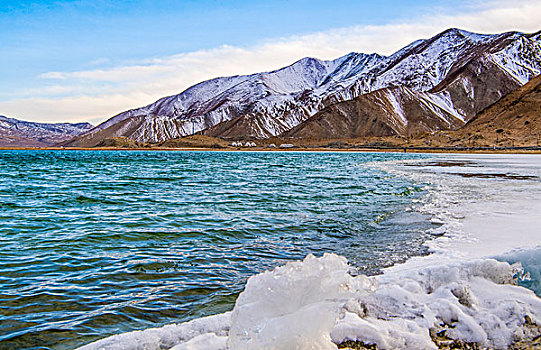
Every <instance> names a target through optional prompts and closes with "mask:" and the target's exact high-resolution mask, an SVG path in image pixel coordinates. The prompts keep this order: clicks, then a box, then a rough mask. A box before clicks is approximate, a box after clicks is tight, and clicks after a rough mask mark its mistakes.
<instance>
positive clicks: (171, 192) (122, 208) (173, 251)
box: [0, 151, 431, 349]
mask: <svg viewBox="0 0 541 350" xmlns="http://www.w3.org/2000/svg"><path fill="white" fill-rule="evenodd" d="M426 157H428V156H427V155H413V154H399V153H396V154H393V153H341V152H336V153H326V152H325V153H324V152H312V153H310V152H174V151H171V152H157V151H0V205H1V211H0V247H1V248H0V349H72V348H74V347H77V346H81V345H84V344H87V343H89V342H91V341H94V340H96V339H100V338H103V337H106V336H109V335H112V334H117V333H123V332H127V331H131V330H137V329H146V328H149V327H158V326H162V325H165V324H168V323H178V322H183V321H187V320H191V319H193V318H196V317H201V316H206V315H212V314H216V313H221V312H224V311H227V310H231V309H232V308H233V305H234V303H235V299H236V297H237V295H238V294H239V293H240V292H241V291H242V289H243V287H244V284H245V283H246V280H247V279H248V278H249V277H250V276H251V275H254V274H256V273H258V272H262V271H264V270H268V269H272V268H274V267H276V266H279V265H282V264H284V263H285V262H287V261H291V260H298V259H303V258H304V257H305V256H306V255H307V254H309V253H312V254H315V255H318V256H319V255H322V254H323V253H325V252H333V253H337V254H340V255H344V256H346V257H347V258H348V259H349V261H350V263H351V264H352V265H354V266H356V267H357V268H359V269H360V271H361V272H363V273H367V274H375V273H378V272H379V271H380V269H381V268H383V267H386V266H390V265H392V264H394V263H397V262H402V261H404V260H406V259H407V258H409V257H411V256H413V255H422V254H426V252H425V248H423V247H422V243H423V242H424V241H425V240H426V239H427V234H426V233H424V232H425V230H426V229H427V228H429V227H431V224H430V223H429V221H428V220H427V217H425V216H422V215H421V214H419V213H416V212H413V211H407V210H405V209H406V207H407V206H408V205H410V204H411V202H412V200H414V199H415V198H418V197H420V196H422V195H423V191H422V186H421V185H415V184H413V183H410V182H408V181H407V180H405V179H402V178H398V177H393V176H390V175H389V174H386V173H384V172H382V171H381V170H378V169H376V168H373V167H371V166H370V165H367V163H371V162H381V161H389V160H396V159H412V158H426Z"/></svg>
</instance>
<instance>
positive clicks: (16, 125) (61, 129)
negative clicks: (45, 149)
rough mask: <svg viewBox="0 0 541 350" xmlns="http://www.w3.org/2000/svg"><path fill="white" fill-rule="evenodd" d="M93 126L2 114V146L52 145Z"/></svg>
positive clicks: (0, 139) (0, 124)
mask: <svg viewBox="0 0 541 350" xmlns="http://www.w3.org/2000/svg"><path fill="white" fill-rule="evenodd" d="M92 128H93V126H92V124H89V123H76V124H72V123H56V124H48V123H33V122H27V121H23V120H18V119H14V118H8V117H4V116H0V147H40V146H52V145H55V144H57V143H59V142H62V141H66V140H69V139H72V138H73V137H75V136H78V135H80V134H82V133H84V132H86V131H89V130H90V129H92Z"/></svg>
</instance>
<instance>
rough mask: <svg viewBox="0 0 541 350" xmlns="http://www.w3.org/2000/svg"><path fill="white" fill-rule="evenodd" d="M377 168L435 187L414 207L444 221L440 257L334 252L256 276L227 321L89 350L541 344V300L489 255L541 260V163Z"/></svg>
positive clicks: (437, 243) (517, 159) (452, 159)
mask: <svg viewBox="0 0 541 350" xmlns="http://www.w3.org/2000/svg"><path fill="white" fill-rule="evenodd" d="M373 166H379V167H383V168H384V169H385V170H386V171H388V172H389V173H390V174H394V175H396V176H408V177H412V178H413V180H415V181H417V182H419V183H428V184H430V186H429V187H427V191H428V195H427V196H426V197H424V198H423V199H422V200H421V201H419V202H418V203H414V205H413V206H412V208H411V210H417V211H421V212H424V213H428V214H431V215H433V220H434V223H441V224H442V225H441V226H438V227H435V228H434V229H433V230H432V232H431V233H432V234H433V235H434V236H435V239H434V240H432V241H429V242H427V244H428V246H429V247H430V250H431V252H432V254H431V255H429V256H427V257H416V258H413V259H410V260H408V261H407V262H406V263H404V264H401V265H397V266H394V267H392V268H388V269H386V270H385V271H384V274H383V275H378V276H373V277H366V276H363V275H357V274H356V273H355V271H353V269H352V268H351V267H350V266H349V265H348V264H347V261H346V259H345V258H343V257H339V256H337V255H334V254H326V255H324V256H323V257H321V258H316V257H313V256H308V257H307V258H306V259H304V261H302V262H300V261H297V262H291V263H288V264H286V265H285V266H282V267H278V268H276V269H275V270H273V271H267V272H264V273H262V274H259V275H255V276H253V277H251V278H250V279H249V280H248V282H247V285H246V288H245V291H244V292H243V293H241V295H240V296H239V298H238V299H237V302H236V304H235V308H234V310H233V311H232V312H230V313H225V314H221V315H216V316H211V317H207V318H202V319H197V320H194V321H191V322H187V323H183V324H179V325H169V326H165V327H162V328H156V329H148V330H144V331H136V332H131V333H125V334H120V335H117V336H112V337H109V338H106V339H103V340H100V341H97V342H95V343H92V344H89V345H87V346H84V347H82V348H80V349H84V350H89V349H175V350H179V349H336V348H337V345H336V344H340V343H343V342H345V341H347V340H350V341H359V342H363V343H366V344H376V345H377V347H378V349H397V348H398V349H437V348H438V345H436V343H435V341H434V337H435V335H437V336H438V337H440V338H441V339H443V340H442V341H444V342H445V340H446V339H447V340H449V341H451V340H453V339H457V340H461V341H463V342H468V343H475V344H478V345H480V346H485V347H490V348H493V349H506V348H508V347H509V346H510V345H511V344H513V343H516V342H519V341H528V340H531V339H533V338H535V337H537V336H539V327H537V326H536V325H541V299H539V298H538V297H537V296H536V295H535V294H534V293H533V292H532V291H531V290H528V289H526V288H523V287H519V286H516V285H515V284H516V282H517V279H519V278H520V277H521V276H522V270H521V267H520V265H510V264H508V263H506V262H502V261H497V260H495V259H491V258H487V257H491V256H501V255H503V254H506V258H505V259H506V260H508V261H513V262H514V261H519V262H520V261H526V259H525V258H524V255H525V256H527V257H532V256H534V257H535V254H534V253H529V252H528V251H527V250H525V248H528V249H530V250H531V251H532V252H537V251H538V250H536V249H535V248H536V247H538V246H541V232H539V227H541V218H538V216H539V215H536V214H537V213H539V212H541V211H539V209H540V203H539V200H536V199H537V198H541V188H540V187H541V183H540V180H539V177H540V176H541V157H536V156H530V157H528V156H507V155H502V156H471V155H470V156H450V155H447V156H440V157H437V159H436V161H434V162H433V163H427V162H426V160H423V161H420V164H415V162H411V161H409V162H405V163H403V164H401V163H398V164H396V163H389V164H375V165H373ZM502 174H503V175H504V176H502ZM520 176H522V177H520ZM510 251H511V253H509V252H510ZM532 254H533V255H532ZM521 255H522V256H523V257H522V258H521ZM528 264H529V265H530V266H534V267H535V266H537V265H539V264H540V261H539V260H538V259H535V258H534V259H533V262H528Z"/></svg>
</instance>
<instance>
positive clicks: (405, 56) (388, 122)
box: [69, 29, 541, 146]
mask: <svg viewBox="0 0 541 350" xmlns="http://www.w3.org/2000/svg"><path fill="white" fill-rule="evenodd" d="M539 73H541V33H539V32H538V33H534V34H524V33H517V32H508V33H502V34H495V35H481V34H475V33H470V32H467V31H463V30H459V29H449V30H446V31H444V32H442V33H440V34H438V35H436V36H434V37H433V38H430V39H425V40H418V41H416V42H414V43H412V44H410V45H408V46H406V47H404V48H403V49H401V50H399V51H397V52H396V53H394V54H392V55H391V56H382V55H378V54H375V53H374V54H364V53H350V54H348V55H346V56H343V57H340V58H338V59H335V60H331V61H324V60H319V59H316V58H304V59H302V60H299V61H297V62H295V63H293V64H292V65H290V66H288V67H285V68H282V69H279V70H276V71H272V72H265V73H257V74H252V75H246V76H232V77H224V78H216V79H212V80H208V81H204V82H202V83H199V84H197V85H194V86H192V87H190V88H188V89H187V90H185V91H184V92H182V93H180V94H178V95H174V96H169V97H165V98H162V99H160V100H158V101H156V102H155V103H153V104H150V105H148V106H146V107H142V108H137V109H132V110H129V111H126V112H123V113H120V114H118V115H116V116H114V117H112V118H110V119H109V120H107V121H105V122H104V123H102V124H100V125H98V126H97V127H96V128H94V129H92V130H91V131H88V132H86V133H85V134H83V135H81V136H80V137H78V138H77V139H75V140H73V141H71V142H70V143H69V145H72V146H95V145H98V144H100V142H101V141H103V140H104V139H107V138H114V137H128V138H130V139H132V140H134V141H136V142H140V143H161V142H163V141H166V140H170V139H178V138H180V137H183V136H187V135H192V134H196V133H199V134H203V135H207V136H212V137H221V138H227V139H242V138H268V137H272V136H277V135H287V136H288V137H305V136H306V135H310V136H311V137H313V138H319V137H330V136H332V137H335V136H338V135H340V137H341V136H343V135H344V134H347V135H350V136H361V135H376V134H384V135H386V134H388V133H392V134H395V135H414V134H416V133H421V132H432V131H435V130H450V129H456V128H458V127H460V126H462V125H464V124H465V123H466V122H467V121H469V120H470V119H471V118H472V117H473V116H475V115H476V114H477V113H478V112H480V111H481V110H483V109H484V108H486V107H487V106H489V105H490V104H492V103H494V102H495V101H497V100H498V99H499V98H501V97H502V96H504V95H506V94H507V93H509V92H511V91H513V90H514V89H516V88H517V87H519V86H522V85H523V84H525V83H526V82H528V81H529V80H530V79H531V78H532V77H533V76H535V75H538V74H539ZM355 99H357V100H355ZM349 100H354V101H352V102H343V101H349ZM335 103H346V105H339V106H336V107H334V106H333V105H334V104H335ZM365 107H366V108H367V110H364V108H365ZM326 108H328V109H327V110H325V109H326ZM358 108H361V109H362V110H360V113H359V114H358V115H357V114H356V113H357V112H356V110H358ZM319 113H322V114H319ZM333 116H336V117H337V120H333ZM366 121H368V122H369V123H373V126H374V128H375V129H374V130H371V129H370V127H369V126H366V125H364V123H365V122H366ZM301 125H302V126H301ZM297 126H299V127H298V128H296V127H297ZM294 128H295V129H294ZM293 129H294V130H293Z"/></svg>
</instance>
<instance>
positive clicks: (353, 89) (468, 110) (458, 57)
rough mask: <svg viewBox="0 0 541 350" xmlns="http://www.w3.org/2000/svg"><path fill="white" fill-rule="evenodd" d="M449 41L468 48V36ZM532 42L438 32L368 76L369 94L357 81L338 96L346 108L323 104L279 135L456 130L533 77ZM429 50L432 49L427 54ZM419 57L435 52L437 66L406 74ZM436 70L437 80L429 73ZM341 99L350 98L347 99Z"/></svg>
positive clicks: (535, 44) (538, 56)
mask: <svg viewBox="0 0 541 350" xmlns="http://www.w3.org/2000/svg"><path fill="white" fill-rule="evenodd" d="M456 35H462V36H464V37H466V38H468V41H470V42H471V41H472V40H470V39H469V37H473V40H474V41H475V42H476V44H475V45H469V44H468V42H462V43H461V44H457V43H458V42H459V41H458V40H456ZM540 36H541V35H540V34H539V33H536V34H533V35H524V34H519V33H506V34H502V35H493V36H480V35H473V34H471V33H465V32H462V31H455V30H450V31H446V32H444V33H442V34H440V35H439V36H437V37H435V38H433V39H431V40H430V41H431V42H429V43H423V47H421V48H419V47H417V48H414V51H416V52H418V53H417V54H414V55H412V54H411V52H410V53H409V54H408V53H407V52H406V54H405V55H402V57H404V59H400V58H398V59H396V60H394V62H397V63H396V64H395V66H394V67H393V68H392V69H391V70H388V69H387V67H385V65H384V64H382V65H381V66H382V71H380V72H379V73H378V72H377V73H376V75H375V76H374V81H375V84H374V85H372V87H371V88H379V89H377V90H375V91H372V92H370V87H368V88H366V86H363V85H362V84H364V83H365V82H366V80H365V79H360V80H357V81H356V82H355V83H354V84H353V85H352V86H350V87H349V89H348V90H346V91H344V92H343V95H341V97H342V99H343V100H346V101H342V102H337V103H334V104H332V105H330V106H329V107H327V108H325V109H323V110H322V111H320V112H318V113H316V114H315V115H314V116H312V117H310V118H309V119H307V120H306V121H304V122H303V123H301V124H300V125H298V126H297V127H294V128H293V129H291V130H289V131H287V132H286V133H284V135H283V136H287V137H297V138H302V137H316V138H341V137H363V136H389V135H399V136H415V135H417V134H419V133H422V132H433V131H436V130H449V129H451V130H454V129H458V128H460V127H461V126H463V125H464V124H465V123H466V122H467V121H468V120H470V119H471V118H473V117H474V116H475V115H476V114H478V113H479V112H481V111H482V110H484V109H485V108H487V107H488V106H490V105H491V104H493V103H494V102H496V101H498V100H499V99H500V98H501V97H502V96H505V95H507V94H508V93H510V92H512V91H514V90H515V89H517V88H518V87H520V86H522V85H523V84H524V83H526V82H528V81H529V80H530V79H531V78H532V77H534V76H535V75H536V74H538V73H539V72H541V69H540V68H541V45H540V44H541V40H540ZM449 43H453V44H452V45H451V44H449ZM427 44H429V45H427ZM431 46H436V47H439V48H440V49H438V50H436V51H434V50H433V48H431ZM441 47H445V48H446V49H441ZM419 49H421V50H420V51H419ZM426 50H428V51H429V52H431V55H432V54H434V53H437V54H438V57H439V59H438V60H436V61H434V65H432V66H427V65H421V67H417V68H416V69H410V68H411V67H416V64H412V62H415V60H416V59H418V56H419V55H421V56H422V55H423V54H425V52H426ZM446 61H449V62H450V63H447V64H446V65H445V67H446V68H445V69H443V68H442V67H443V66H441V64H442V62H446ZM404 67H406V68H404ZM407 67H410V68H407ZM438 71H439V72H442V73H441V74H433V72H438ZM389 72H391V73H392V74H391V73H389ZM397 72H398V73H400V74H401V75H403V76H405V77H407V78H406V79H405V81H404V82H403V83H402V84H401V85H398V86H395V84H394V83H390V82H394V81H396V80H397V79H396V78H393V77H389V76H390V75H394V74H397ZM370 74H373V72H370ZM436 76H438V77H439V78H437V79H436V78H435V77H436ZM442 78H443V79H442ZM382 86H392V87H382ZM347 94H349V95H347ZM356 95H357V97H355V96H356ZM348 97H350V98H353V99H351V100H348ZM337 100H338V99H337ZM335 101H336V100H335ZM338 101H339V100H338ZM369 125H374V127H372V128H370V127H368V126H369ZM376 126H377V127H376Z"/></svg>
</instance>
